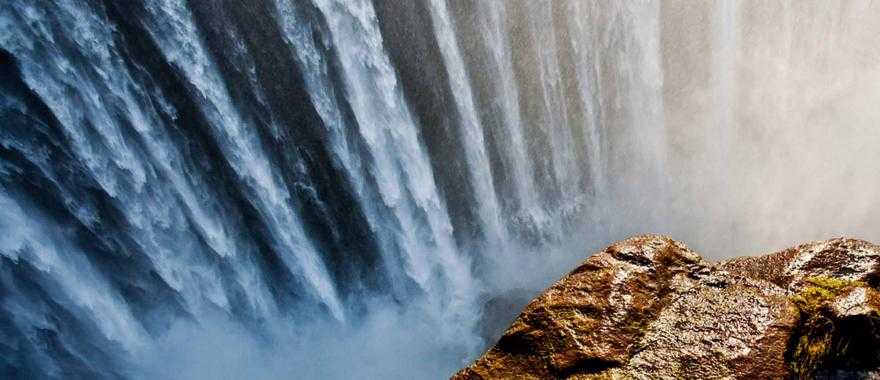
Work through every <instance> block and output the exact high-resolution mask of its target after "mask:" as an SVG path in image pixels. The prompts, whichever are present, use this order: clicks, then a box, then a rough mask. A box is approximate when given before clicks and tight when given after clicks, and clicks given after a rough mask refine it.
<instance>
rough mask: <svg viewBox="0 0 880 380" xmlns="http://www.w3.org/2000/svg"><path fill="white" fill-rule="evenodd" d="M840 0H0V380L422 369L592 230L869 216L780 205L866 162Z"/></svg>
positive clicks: (860, 228)
mask: <svg viewBox="0 0 880 380" xmlns="http://www.w3.org/2000/svg"><path fill="white" fill-rule="evenodd" d="M855 3H858V4H855V5H853V7H839V9H838V8H835V9H833V12H831V14H830V15H827V14H826V13H827V12H825V11H826V10H827V9H825V8H826V7H824V6H823V5H821V4H820V3H812V2H809V1H807V2H806V4H801V5H796V4H793V3H792V4H790V3H785V4H781V5H774V4H770V3H766V4H752V3H748V4H744V3H739V2H731V1H721V2H717V3H715V4H706V5H699V6H696V5H695V6H684V5H681V4H678V3H677V2H672V1H662V2H661V1H625V2H602V1H580V0H560V1H549V0H540V1H532V0H516V1H504V0H461V1H447V0H413V1H393V0H256V1H249V2H228V1H222V0H204V1H176V0H133V1H129V2H115V1H108V0H94V1H90V0H47V1H28V0H7V1H4V2H2V3H0V353H2V355H0V377H10V378H22V377H23V378H30V377H36V378H44V377H47V378H120V377H122V378H205V377H209V378H210V377H224V376H225V377H234V378H279V377H282V378H283V377H302V378H339V377H341V378H353V377H354V378H440V377H444V376H448V375H449V374H451V373H452V372H453V371H454V370H456V369H457V368H460V367H461V366H462V365H464V364H466V363H467V362H468V361H469V360H472V359H473V358H475V357H476V356H477V355H478V354H479V352H480V350H481V349H483V348H485V347H487V346H488V345H489V344H490V343H492V342H493V341H494V340H496V339H497V338H498V335H499V334H500V333H501V331H500V330H501V328H502V327H503V324H504V323H507V321H509V320H510V318H512V317H513V316H514V315H515V313H516V312H517V310H518V308H519V307H521V306H522V305H521V304H520V303H521V302H522V300H524V299H528V298H529V297H531V296H533V295H534V294H536V293H537V292H538V291H540V289H543V288H545V287H546V286H547V285H548V284H550V282H551V281H553V280H554V279H555V278H558V277H559V275H561V274H562V273H564V272H565V271H567V270H570V268H571V266H573V265H574V264H575V263H576V262H577V261H578V260H581V259H582V258H583V256H584V255H585V252H587V251H589V250H591V249H596V248H600V247H601V246H603V245H605V244H606V243H608V242H610V240H612V239H618V238H622V237H624V236H626V235H627V234H632V233H644V232H662V233H675V234H676V236H677V237H678V236H680V238H682V239H692V240H693V241H695V248H697V249H699V250H703V251H709V252H711V250H707V249H703V248H705V247H707V246H711V244H710V243H718V242H723V243H724V244H723V245H724V247H725V248H724V249H725V250H728V249H729V250H734V249H740V248H742V247H751V246H752V244H753V243H754V242H759V241H761V242H773V243H776V242H780V241H784V242H785V243H786V244H783V245H787V243H788V242H789V240H786V239H793V238H794V237H798V238H801V237H803V236H806V237H810V238H812V237H813V236H814V235H816V234H818V233H820V232H824V231H825V229H823V228H821V226H818V225H815V224H810V223H808V222H798V221H799V220H807V219H809V217H810V216H811V215H813V214H811V212H814V213H819V214H821V216H822V219H823V220H825V221H828V223H830V224H832V225H833V227H834V231H838V230H840V231H842V232H847V231H850V230H852V231H856V232H865V233H866V234H870V233H871V232H872V231H874V230H873V229H871V227H873V226H874V223H872V219H871V215H874V213H873V211H874V209H873V208H872V207H870V206H869V205H868V204H869V202H868V200H870V199H873V198H872V197H871V196H870V195H861V196H853V197H852V199H856V200H861V201H862V202H860V203H858V205H855V206H852V207H849V208H845V207H843V206H842V204H843V203H845V202H844V201H842V200H839V201H838V202H837V203H834V205H835V206H836V207H841V208H842V209H843V210H844V211H842V212H840V213H834V212H825V211H822V210H818V211H817V210H816V209H814V208H811V209H810V210H812V211H809V210H802V208H798V207H796V205H795V204H794V203H795V201H794V200H790V199H795V200H797V201H798V202H804V203H809V204H816V205H821V204H824V203H823V200H824V199H825V198H824V197H827V196H838V195H839V198H840V199H844V198H846V199H850V198H849V197H850V194H847V196H846V197H844V196H843V195H842V194H841V192H842V190H839V189H840V188H846V189H849V190H847V191H850V192H857V193H858V194H861V193H860V191H862V190H863V189H864V191H868V190H875V189H876V188H880V185H877V186H875V185H876V184H875V181H873V180H872V179H873V178H877V176H876V175H875V174H876V173H874V172H873V171H871V169H870V168H863V165H860V164H859V163H860V162H861V160H863V159H870V158H875V156H877V154H874V153H875V152H874V150H873V149H872V147H873V146H880V145H877V144H875V143H876V142H877V141H878V140H880V137H878V138H875V135H874V133H873V132H871V131H873V126H874V125H875V124H876V123H875V121H876V120H878V119H880V117H875V116H877V115H876V114H875V113H872V111H873V108H872V107H868V106H867V105H866V104H867V103H871V104H873V103H872V102H873V100H876V99H878V98H880V97H878V96H874V95H875V94H874V93H872V92H871V91H872V90H873V88H871V87H870V86H867V85H862V84H860V83H872V82H871V81H870V79H872V78H873V79H876V78H880V74H877V72H875V71H876V69H874V67H875V66H876V65H871V64H870V63H871V62H875V61H876V59H875V58H878V57H880V53H878V51H877V50H876V49H875V48H874V46H875V45H876V44H875V43H874V42H875V41H874V40H873V39H872V37H873V36H875V35H876V33H874V32H876V30H880V26H878V27H874V26H873V24H872V23H871V21H872V20H873V19H872V17H871V16H872V15H875V13H871V12H873V9H874V8H872V7H870V6H869V5H868V4H861V3H859V2H855ZM777 19H783V20H785V22H784V23H782V24H779V23H776V22H775V20H777ZM877 19H880V17H878V18H877ZM844 21H845V22H844ZM820 36H821V37H822V38H825V37H828V38H829V41H830V42H829V44H830V45H829V46H831V47H822V46H819V45H817V43H816V42H815V41H818V40H820V39H821V38H819V37H820ZM829 36H830V37H829ZM831 37H834V38H831ZM746 46H754V47H755V48H754V49H746ZM846 73H853V74H852V75H848V74H846ZM814 78H820V79H821V80H814ZM852 88H858V89H861V90H860V91H861V92H860V94H861V93H864V96H861V95H859V96H854V95H852V94H851V93H850V92H849V91H850V89H852ZM796 89H797V90H796ZM801 89H803V90H801ZM780 110H782V111H780ZM837 124H842V125H846V126H847V128H849V129H846V131H849V132H851V133H849V134H846V135H847V136H851V137H847V138H841V137H838V136H836V135H835V134H833V133H831V132H829V131H831V130H832V129H831V128H830V127H829V126H830V125H837ZM709 131H711V132H709ZM789 141H795V142H797V144H793V143H791V144H790V143H788V142H789ZM829 141H831V142H836V144H835V145H834V147H832V148H829V147H828V146H827V142H829ZM836 147H845V148H846V149H844V148H836ZM795 159H797V160H798V161H799V162H806V163H809V165H808V166H809V168H806V169H797V167H798V165H793V164H792V160H795ZM841 163H843V164H846V165H844V166H845V167H847V168H849V169H847V171H843V170H837V169H839V168H838V165H842V164H841ZM810 168H818V169H817V170H820V171H821V172H822V173H824V175H814V172H813V171H811V170H812V169H810ZM768 178H770V179H773V180H772V181H771V180H768ZM800 184H809V185H810V186H806V185H804V186H802V187H800ZM832 184H834V186H832ZM837 184H840V186H838V185H837ZM796 185H797V186H796ZM873 193H876V192H873ZM873 193H872V194H873ZM791 194H797V197H795V198H792V195H791ZM829 194H830V195H829ZM858 194H857V195H858ZM866 194H867V193H866ZM752 199H754V201H752ZM835 199H837V198H835ZM747 200H748V201H749V202H748V203H747V202H746V201H747ZM747 204H748V205H752V204H753V205H752V206H747ZM779 215H783V216H784V217H785V218H787V219H786V220H788V221H789V224H790V225H792V226H795V227H796V228H794V227H793V228H790V229H784V230H782V229H780V228H772V225H771V224H770V220H771V219H772V218H774V217H777V216H779ZM818 237H823V236H818ZM798 240H801V239H798ZM731 252H732V251H731ZM743 253H745V252H743ZM725 254H727V253H725ZM521 299H522V300H521ZM499 305H502V306H499ZM503 305H512V306H510V307H506V306H503ZM499 309H504V310H499ZM507 309H509V310H507Z"/></svg>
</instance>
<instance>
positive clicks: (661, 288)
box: [453, 235, 880, 380]
mask: <svg viewBox="0 0 880 380" xmlns="http://www.w3.org/2000/svg"><path fill="white" fill-rule="evenodd" d="M878 283H880V247H878V246H876V245H873V244H870V243H867V242H864V241H859V240H852V239H833V240H829V241H824V242H817V243H810V244H804V245H801V246H798V247H795V248H790V249H787V250H784V251H781V252H778V253H773V254H769V255H765V256H758V257H744V258H738V259H733V260H730V261H727V262H722V263H714V264H713V263H709V262H706V261H704V260H703V259H701V258H700V256H698V255H697V254H695V253H694V252H692V251H691V250H690V249H688V248H687V246H685V245H684V244H682V243H679V242H677V241H674V240H672V239H670V238H668V237H664V236H656V235H646V236H638V237H634V238H631V239H628V240H625V241H622V242H619V243H616V244H614V245H612V246H610V247H608V248H606V249H605V250H603V251H601V252H598V253H596V254H594V255H592V256H591V257H590V258H588V259H587V260H586V261H585V262H583V263H582V264H581V265H580V266H579V267H577V268H576V269H575V270H574V271H572V272H571V273H569V274H568V275H567V276H565V277H564V278H562V279H561V280H559V281H558V282H556V283H555V284H554V285H553V286H551V287H550V288H549V289H547V290H546V291H545V292H544V293H543V294H541V295H540V296H539V297H538V298H536V299H534V300H533V301H532V302H531V303H529V304H528V305H527V306H526V307H525V309H524V310H523V312H522V313H521V314H520V315H519V317H518V318H517V319H516V320H515V321H514V322H513V324H512V325H511V326H510V327H509V328H508V329H507V331H505V333H504V335H503V336H502V337H501V339H500V340H499V341H498V343H497V344H496V345H495V346H494V347H492V348H491V349H490V350H489V351H488V352H486V353H485V354H484V355H483V356H482V357H480V358H479V359H478V360H477V361H476V362H474V363H473V364H471V365H470V366H468V367H467V368H464V369H462V370H461V371H460V372H459V373H457V374H456V375H455V376H454V377H453V378H454V379H459V380H463V379H500V378H516V379H555V378H571V379H617V378H619V379H681V378H695V379H713V378H714V379H717V378H739V379H779V378H878V379H880V288H878Z"/></svg>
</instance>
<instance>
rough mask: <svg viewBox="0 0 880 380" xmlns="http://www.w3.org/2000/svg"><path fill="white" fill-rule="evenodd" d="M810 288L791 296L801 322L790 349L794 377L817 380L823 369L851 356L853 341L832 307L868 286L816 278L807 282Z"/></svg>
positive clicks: (835, 279) (856, 282) (834, 279)
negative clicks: (844, 296) (842, 330)
mask: <svg viewBox="0 0 880 380" xmlns="http://www.w3.org/2000/svg"><path fill="white" fill-rule="evenodd" d="M805 282H806V284H808V285H807V286H806V287H804V288H803V290H801V291H800V292H799V293H797V294H795V295H793V296H791V300H792V302H794V304H795V305H796V306H797V308H798V310H799V311H800V315H801V317H800V319H801V323H800V326H799V328H798V329H797V331H796V333H795V334H794V335H793V337H792V338H793V339H792V343H791V345H790V346H789V347H790V348H789V354H788V361H789V365H790V368H791V372H792V377H793V378H796V379H813V378H815V377H816V373H817V372H818V371H819V369H820V368H823V367H827V365H828V364H830V363H832V362H834V361H836V359H837V358H840V357H847V356H849V354H848V351H849V348H850V345H849V340H848V339H847V337H846V336H844V335H845V334H840V333H839V331H838V326H836V325H835V321H834V319H833V318H832V317H831V316H830V315H829V310H828V305H829V304H830V303H831V302H832V301H834V299H835V298H837V297H838V296H839V295H841V294H843V293H844V292H845V291H846V290H849V289H852V288H854V287H862V286H866V285H865V284H864V283H862V282H859V281H848V280H841V279H837V278H831V277H824V276H816V277H809V278H806V279H805Z"/></svg>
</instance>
